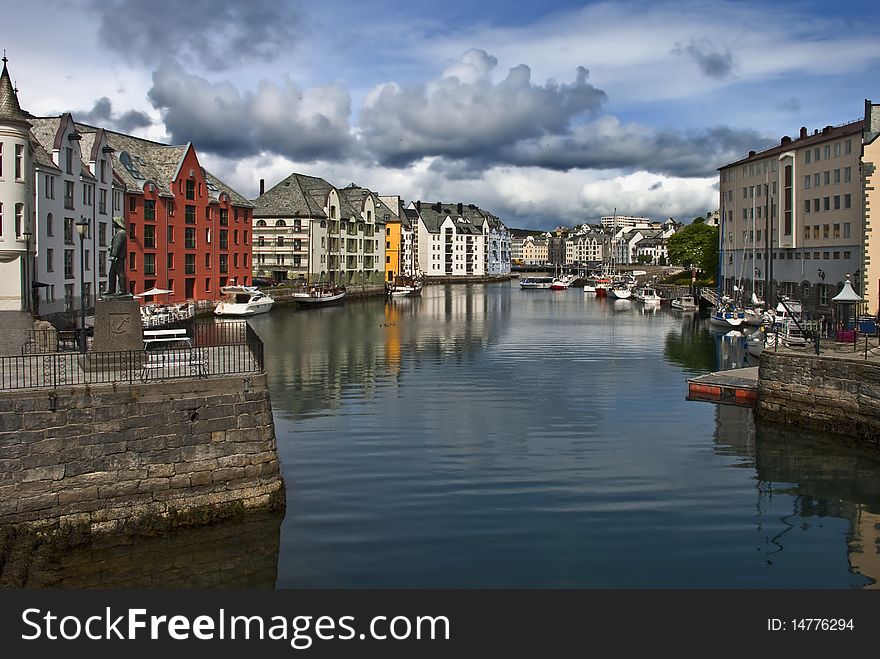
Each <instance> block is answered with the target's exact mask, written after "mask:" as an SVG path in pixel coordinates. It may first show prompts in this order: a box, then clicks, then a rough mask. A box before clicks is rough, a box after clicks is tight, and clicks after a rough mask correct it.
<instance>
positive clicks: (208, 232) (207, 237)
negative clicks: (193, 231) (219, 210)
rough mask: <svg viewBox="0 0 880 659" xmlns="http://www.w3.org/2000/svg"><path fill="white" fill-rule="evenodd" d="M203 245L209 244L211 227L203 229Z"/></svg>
mask: <svg viewBox="0 0 880 659" xmlns="http://www.w3.org/2000/svg"><path fill="white" fill-rule="evenodd" d="M205 244H206V245H210V244H211V227H208V228H206V229H205Z"/></svg>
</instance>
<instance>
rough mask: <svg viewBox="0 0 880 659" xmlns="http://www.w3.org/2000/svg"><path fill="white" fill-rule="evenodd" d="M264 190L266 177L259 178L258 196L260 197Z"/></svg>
mask: <svg viewBox="0 0 880 659" xmlns="http://www.w3.org/2000/svg"><path fill="white" fill-rule="evenodd" d="M265 192H266V179H264V178H261V179H260V196H261V197H262V196H263V194H264V193H265Z"/></svg>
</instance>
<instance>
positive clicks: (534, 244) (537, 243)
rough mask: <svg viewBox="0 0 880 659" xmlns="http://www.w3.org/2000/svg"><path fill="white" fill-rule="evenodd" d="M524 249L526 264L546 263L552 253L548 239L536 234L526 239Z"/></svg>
mask: <svg viewBox="0 0 880 659" xmlns="http://www.w3.org/2000/svg"><path fill="white" fill-rule="evenodd" d="M522 250H523V263H524V264H525V265H545V264H546V263H547V259H548V258H549V254H550V251H549V245H548V243H547V239H546V238H535V237H534V236H529V237H528V238H526V239H525V241H524V242H523V247H522Z"/></svg>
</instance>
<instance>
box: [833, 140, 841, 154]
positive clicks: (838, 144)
mask: <svg viewBox="0 0 880 659" xmlns="http://www.w3.org/2000/svg"><path fill="white" fill-rule="evenodd" d="M839 156H840V142H835V143H834V157H835V158H838V157H839Z"/></svg>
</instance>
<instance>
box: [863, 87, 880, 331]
mask: <svg viewBox="0 0 880 659" xmlns="http://www.w3.org/2000/svg"><path fill="white" fill-rule="evenodd" d="M878 137H880V105H878V104H876V103H871V101H865V129H864V133H863V137H862V141H863V145H862V186H863V193H862V194H863V200H864V201H863V203H864V207H865V246H864V249H865V257H864V267H863V270H864V273H865V278H864V281H865V285H864V290H863V291H861V293H862V296H863V297H864V298H865V302H866V303H867V307H868V313H870V314H871V315H876V314H877V313H878V312H880V226H878V225H880V139H878ZM872 209H876V210H873V212H872Z"/></svg>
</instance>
